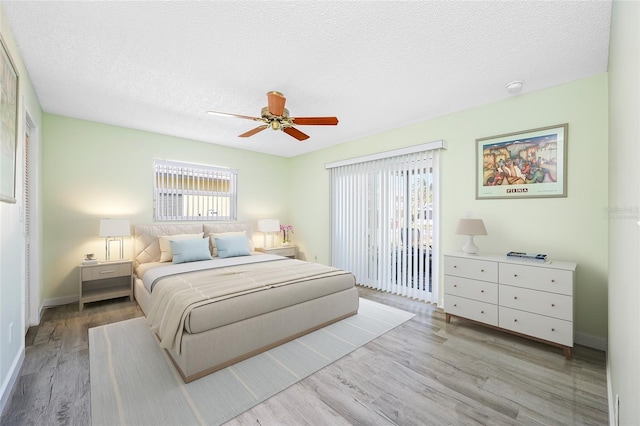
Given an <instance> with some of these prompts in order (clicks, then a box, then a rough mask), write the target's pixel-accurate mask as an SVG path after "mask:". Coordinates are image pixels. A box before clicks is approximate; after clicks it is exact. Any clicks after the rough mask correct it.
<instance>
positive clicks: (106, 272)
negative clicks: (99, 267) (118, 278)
mask: <svg viewBox="0 0 640 426" xmlns="http://www.w3.org/2000/svg"><path fill="white" fill-rule="evenodd" d="M114 272H115V270H114V269H108V270H106V271H100V273H101V274H113V273H114Z"/></svg>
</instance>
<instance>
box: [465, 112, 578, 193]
mask: <svg viewBox="0 0 640 426" xmlns="http://www.w3.org/2000/svg"><path fill="white" fill-rule="evenodd" d="M567 128H568V125H567V124H563V125H559V126H553V127H545V128H541V129H534V130H529V131H526V132H518V133H509V134H506V135H500V136H492V137H488V138H481V139H476V144H477V146H476V150H477V176H476V199H483V198H527V197H566V180H565V169H566V149H567V130H568V129H567Z"/></svg>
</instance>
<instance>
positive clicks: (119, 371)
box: [89, 299, 414, 426]
mask: <svg viewBox="0 0 640 426" xmlns="http://www.w3.org/2000/svg"><path fill="white" fill-rule="evenodd" d="M413 316H414V314H412V313H409V312H405V311H402V310H399V309H396V308H392V307H390V306H386V305H382V304H379V303H376V302H371V301H369V300H366V299H360V308H359V311H358V314H356V315H354V316H351V317H349V318H346V319H344V320H342V321H339V322H337V323H335V324H332V325H329V326H327V327H325V328H322V329H320V330H317V331H314V332H313V333H310V334H307V335H305V336H302V337H300V338H298V339H295V340H292V341H291V342H288V343H285V344H284V345H281V346H278V347H276V348H273V349H271V350H269V351H267V352H264V353H261V354H259V355H256V356H254V357H252V358H249V359H247V360H245V361H242V362H239V363H237V364H235V365H232V366H230V367H227V368H225V369H223V370H220V371H218V372H216V373H213V374H210V375H208V376H205V377H203V378H201V379H199V380H196V381H193V382H191V383H188V384H185V383H184V382H183V381H182V379H181V378H180V375H179V373H178V372H177V370H176V369H175V367H174V366H173V364H172V362H171V360H170V359H169V357H168V355H167V354H166V353H165V352H164V351H163V350H161V349H160V347H159V346H158V343H157V341H156V339H155V337H154V336H153V335H152V333H151V332H150V331H149V328H148V327H147V326H146V324H145V319H144V318H136V319H132V320H127V321H122V322H118V323H114V324H109V325H104V326H100V327H95V328H91V329H89V362H90V374H91V419H92V424H93V425H94V426H99V425H116V424H117V425H125V424H126V425H197V424H203V425H205V424H206V425H215V424H222V423H224V422H226V421H228V420H230V419H232V418H234V417H236V416H237V415H239V414H241V413H243V412H244V411H246V410H248V409H250V408H251V407H253V406H255V405H256V404H259V403H260V402H262V401H265V400H266V399H268V398H270V397H271V396H273V395H276V394H277V393H279V392H281V391H283V390H284V389H286V388H287V387H289V386H291V385H293V384H295V383H297V382H298V381H300V380H302V379H304V378H305V377H307V376H309V375H311V374H313V373H315V372H316V371H318V370H320V369H322V368H323V367H326V366H327V365H329V364H331V363H332V362H334V361H336V360H338V359H340V358H341V357H343V356H345V355H347V354H348V353H350V352H352V351H354V350H356V349H357V348H359V347H360V346H363V345H364V344H366V343H368V342H370V341H372V340H373V339H376V338H377V337H380V336H381V335H383V334H384V333H386V332H388V331H389V330H391V329H393V328H395V327H397V326H399V325H400V324H402V323H404V322H406V321H408V320H409V319H411V318H413Z"/></svg>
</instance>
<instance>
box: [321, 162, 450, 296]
mask: <svg viewBox="0 0 640 426" xmlns="http://www.w3.org/2000/svg"><path fill="white" fill-rule="evenodd" d="M437 158H438V150H431V151H421V152H417V153H412V154H407V155H401V156H394V157H389V158H384V159H380V160H374V161H367V162H362V163H357V164H351V165H346V166H341V167H335V168H332V169H331V179H332V188H331V191H332V194H331V196H332V245H331V249H332V262H333V265H334V266H336V267H339V268H342V269H346V270H349V271H351V272H353V273H354V274H355V275H356V279H357V281H358V284H361V285H364V286H368V287H372V288H376V289H380V290H384V291H389V292H392V293H395V294H401V295H405V296H409V297H412V298H416V299H419V300H427V301H431V302H437V285H435V284H434V278H436V274H434V273H433V266H434V263H435V262H433V261H432V259H437V257H435V256H436V255H435V253H436V252H437V222H436V220H437V212H438V208H437V200H438V193H437V188H438V184H437V175H438V174H437Z"/></svg>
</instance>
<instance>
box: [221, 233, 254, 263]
mask: <svg viewBox="0 0 640 426" xmlns="http://www.w3.org/2000/svg"><path fill="white" fill-rule="evenodd" d="M214 239H215V240H216V247H217V249H218V257H219V258H221V259H224V258H225V257H236V256H249V255H250V254H251V252H249V244H248V241H247V236H246V235H227V236H223V237H214Z"/></svg>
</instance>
